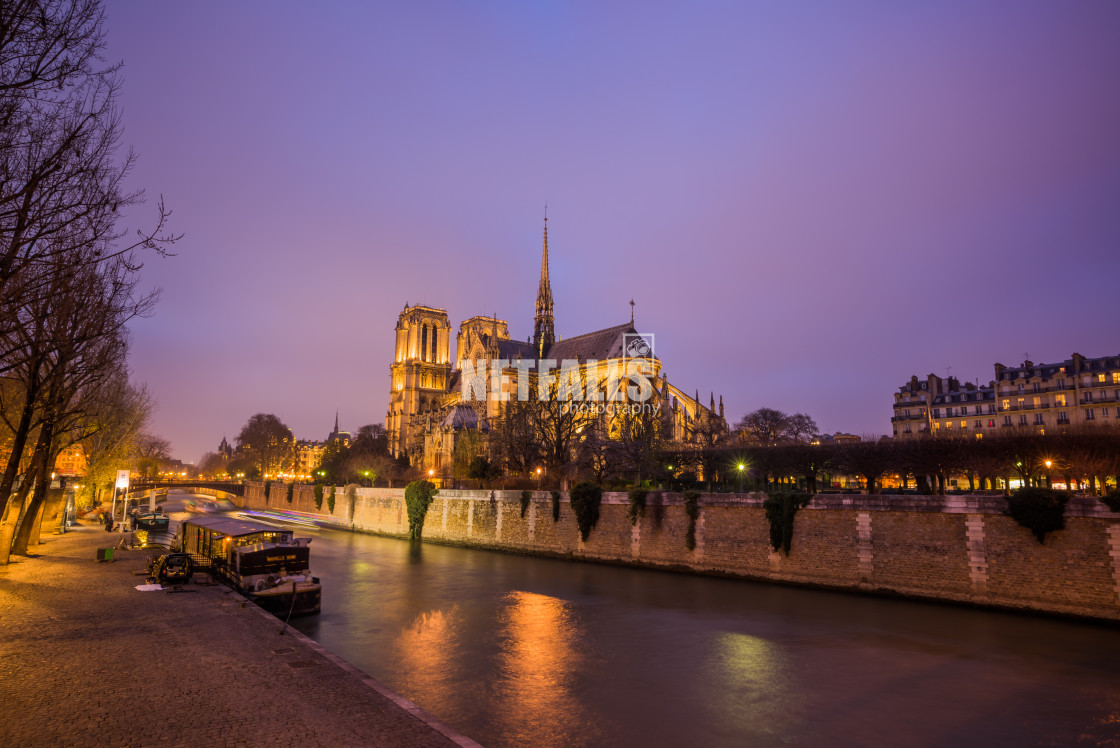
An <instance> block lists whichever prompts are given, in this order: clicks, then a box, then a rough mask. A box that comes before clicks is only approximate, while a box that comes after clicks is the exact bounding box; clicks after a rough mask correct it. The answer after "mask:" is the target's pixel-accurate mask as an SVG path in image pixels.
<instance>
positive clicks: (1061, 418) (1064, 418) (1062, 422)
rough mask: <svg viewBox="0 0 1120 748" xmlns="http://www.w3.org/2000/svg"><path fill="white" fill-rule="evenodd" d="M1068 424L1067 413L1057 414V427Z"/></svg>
mask: <svg viewBox="0 0 1120 748" xmlns="http://www.w3.org/2000/svg"><path fill="white" fill-rule="evenodd" d="M1068 423H1069V413H1059V414H1058V425H1059V426H1062V425H1066V424H1068Z"/></svg>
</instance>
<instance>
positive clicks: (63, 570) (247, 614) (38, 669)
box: [0, 525, 476, 748]
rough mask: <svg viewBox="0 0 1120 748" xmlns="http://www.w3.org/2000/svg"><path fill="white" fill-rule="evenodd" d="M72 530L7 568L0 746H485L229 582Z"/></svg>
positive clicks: (1, 613) (0, 573) (2, 599)
mask: <svg viewBox="0 0 1120 748" xmlns="http://www.w3.org/2000/svg"><path fill="white" fill-rule="evenodd" d="M117 537H118V535H117V534H116V533H114V534H112V535H107V534H106V533H105V532H104V531H103V530H102V529H101V528H100V527H98V526H96V525H89V526H85V527H79V528H76V529H75V530H74V531H73V532H70V533H67V534H66V535H63V536H49V537H46V538H44V543H43V545H41V546H39V548H38V549H37V551H36V552H37V554H38V555H37V556H35V557H32V558H20V557H13V563H11V564H10V565H8V566H7V567H4V566H0V746H4V747H5V748H16V747H17V746H19V747H22V746H35V747H36V748H37V747H38V746H49V747H50V748H55V747H56V746H59V747H61V746H192V747H194V746H211V745H216V746H220V745H238V746H256V745H261V746H269V748H282V747H283V746H298V747H299V748H304V747H306V746H371V745H376V746H453V745H456V744H459V745H476V744H475V743H473V741H470V740H469V739H466V738H464V737H462V736H459V735H458V734H457V733H455V732H454V731H452V730H451V729H450V728H447V727H446V726H444V725H442V724H440V723H439V722H438V721H436V720H434V719H433V718H432V717H430V716H429V715H427V714H426V713H424V712H422V711H421V710H419V709H418V708H417V707H416V706H415V705H413V704H412V703H411V702H409V701H407V700H405V699H403V698H402V697H400V696H397V695H396V694H393V693H392V692H390V691H388V690H387V689H385V688H384V687H383V686H381V684H379V683H377V682H376V681H373V680H372V679H370V678H369V677H368V676H366V675H365V674H364V673H361V672H360V671H358V670H357V669H356V668H354V667H352V666H350V665H349V664H348V663H345V662H343V661H342V660H340V659H339V658H337V657H335V656H334V655H332V654H330V653H328V652H326V651H325V650H323V649H322V648H321V647H319V646H318V645H317V644H315V643H314V642H312V641H311V640H309V639H307V638H306V637H304V636H303V635H301V634H298V633H296V632H293V631H292V630H291V629H287V630H286V632H285V633H284V634H283V635H280V633H279V632H280V631H281V629H282V628H283V623H282V622H281V621H280V620H279V619H277V618H275V617H273V616H270V615H268V614H267V613H265V612H264V611H262V610H260V609H259V608H257V607H256V606H255V605H253V604H252V603H245V602H244V601H243V600H242V598H241V597H240V596H239V595H237V594H236V593H234V592H233V591H232V590H229V589H228V588H226V587H224V586H221V585H217V586H209V587H207V586H197V585H193V584H192V585H188V586H186V587H184V589H186V590H190V592H189V593H187V592H184V593H168V592H139V591H138V590H136V589H134V586H135V585H137V584H142V583H143V582H144V577H143V576H142V575H136V576H134V575H133V574H132V572H133V570H142V569H144V568H145V566H146V560H147V554H148V552H147V551H116V554H117V555H116V558H117V560H116V561H114V562H113V563H100V564H99V563H97V562H96V560H95V558H96V549H97V548H98V547H99V546H107V545H111V544H112V542H109V541H111V540H112V541H115V540H116V539H117Z"/></svg>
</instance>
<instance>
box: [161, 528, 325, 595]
mask: <svg viewBox="0 0 1120 748" xmlns="http://www.w3.org/2000/svg"><path fill="white" fill-rule="evenodd" d="M178 540H179V542H178V545H179V548H180V549H181V550H182V551H183V552H184V553H189V554H191V556H192V557H194V558H198V559H200V560H205V561H206V562H208V563H209V565H210V568H211V570H212V571H213V573H214V575H215V576H216V577H218V578H219V579H221V580H222V581H224V582H226V583H227V584H229V585H230V586H231V587H233V588H234V589H235V590H237V591H238V592H240V593H241V594H243V595H245V596H246V597H248V598H249V599H250V600H252V601H253V602H255V603H256V604H258V605H260V606H261V607H262V608H264V609H265V610H267V611H269V612H271V613H275V614H276V615H280V616H287V615H289V614H291V615H305V614H309V613H318V612H319V610H320V606H321V603H322V585H321V583H320V582H319V578H318V577H315V576H312V575H311V571H310V567H311V549H310V548H309V547H308V544H309V543H310V542H311V538H296V537H293V533H292V531H291V530H287V529H284V528H281V527H273V526H272V525H266V524H264V523H261V522H253V521H252V520H246V519H241V518H238V517H226V516H217V517H193V518H191V519H186V520H183V521H182V522H181V523H180V524H179V538H178Z"/></svg>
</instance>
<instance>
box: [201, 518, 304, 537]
mask: <svg viewBox="0 0 1120 748" xmlns="http://www.w3.org/2000/svg"><path fill="white" fill-rule="evenodd" d="M183 524H184V525H195V526H196V527H205V528H206V529H207V530H211V531H212V532H216V533H220V534H222V535H228V536H229V537H231V538H238V537H241V536H243V535H252V534H253V533H257V532H268V533H280V534H281V535H287V536H288V537H291V532H292V531H291V530H283V529H280V528H277V527H274V526H273V525H266V524H264V523H263V522H253V521H251V520H245V519H239V518H236V517H198V518H194V517H192V518H191V519H186V520H183Z"/></svg>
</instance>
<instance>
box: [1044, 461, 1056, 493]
mask: <svg viewBox="0 0 1120 748" xmlns="http://www.w3.org/2000/svg"><path fill="white" fill-rule="evenodd" d="M1053 464H1054V462H1053V461H1052V460H1047V461H1046V487H1047V488H1050V487H1051V484H1050V466H1051V465H1053Z"/></svg>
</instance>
